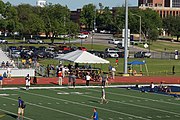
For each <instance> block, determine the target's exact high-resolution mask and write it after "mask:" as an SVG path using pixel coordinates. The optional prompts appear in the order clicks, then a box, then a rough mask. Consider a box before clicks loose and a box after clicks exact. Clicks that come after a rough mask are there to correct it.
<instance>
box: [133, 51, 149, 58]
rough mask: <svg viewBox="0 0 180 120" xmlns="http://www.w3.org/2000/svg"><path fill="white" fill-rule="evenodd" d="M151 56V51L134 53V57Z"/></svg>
mask: <svg viewBox="0 0 180 120" xmlns="http://www.w3.org/2000/svg"><path fill="white" fill-rule="evenodd" d="M145 57H146V58H150V57H151V53H150V52H144V51H139V52H137V53H135V54H134V58H145Z"/></svg>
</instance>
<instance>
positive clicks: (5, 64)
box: [1, 60, 15, 68]
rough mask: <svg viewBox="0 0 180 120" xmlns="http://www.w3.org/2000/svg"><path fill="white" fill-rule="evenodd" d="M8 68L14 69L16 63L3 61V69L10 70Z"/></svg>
mask: <svg viewBox="0 0 180 120" xmlns="http://www.w3.org/2000/svg"><path fill="white" fill-rule="evenodd" d="M8 67H11V68H14V67H15V62H14V60H11V61H6V62H5V61H2V62H1V68H8Z"/></svg>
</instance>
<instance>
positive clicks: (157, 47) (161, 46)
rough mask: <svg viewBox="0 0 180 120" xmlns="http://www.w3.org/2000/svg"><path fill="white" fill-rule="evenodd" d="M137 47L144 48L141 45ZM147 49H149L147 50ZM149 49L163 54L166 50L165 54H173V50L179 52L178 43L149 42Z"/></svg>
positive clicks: (179, 46)
mask: <svg viewBox="0 0 180 120" xmlns="http://www.w3.org/2000/svg"><path fill="white" fill-rule="evenodd" d="M138 46H139V47H142V48H144V45H143V44H139V45H138ZM147 49H149V48H147ZM150 49H151V50H153V51H158V52H164V51H165V49H166V52H174V51H175V50H178V51H180V43H173V42H169V41H162V40H161V41H160V40H159V41H153V42H152V41H151V42H150Z"/></svg>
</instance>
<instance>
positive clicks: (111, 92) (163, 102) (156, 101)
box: [88, 89, 180, 106]
mask: <svg viewBox="0 0 180 120" xmlns="http://www.w3.org/2000/svg"><path fill="white" fill-rule="evenodd" d="M88 90H90V91H96V92H100V91H98V90H94V89H88ZM106 93H109V94H113V95H118V96H125V97H131V98H137V99H142V100H147V101H148V100H149V101H155V102H160V103H165V104H171V105H179V106H180V104H178V103H173V102H165V101H159V100H154V99H149V98H144V97H137V96H131V95H125V94H120V93H113V92H106Z"/></svg>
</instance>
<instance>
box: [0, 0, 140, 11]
mask: <svg viewBox="0 0 180 120" xmlns="http://www.w3.org/2000/svg"><path fill="white" fill-rule="evenodd" d="M3 1H4V2H7V1H9V2H10V3H11V4H12V5H19V4H23V3H25V4H31V5H36V1H37V0H3ZM46 1H47V2H48V3H52V4H57V3H59V4H61V5H63V6H64V5H67V6H68V8H69V9H71V10H76V9H77V8H82V7H83V5H86V4H89V3H93V4H94V5H96V6H97V7H99V6H98V5H99V3H102V4H103V6H109V7H110V8H112V7H117V6H122V5H123V4H124V2H125V0H46ZM137 1H138V0H129V5H130V6H137Z"/></svg>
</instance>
